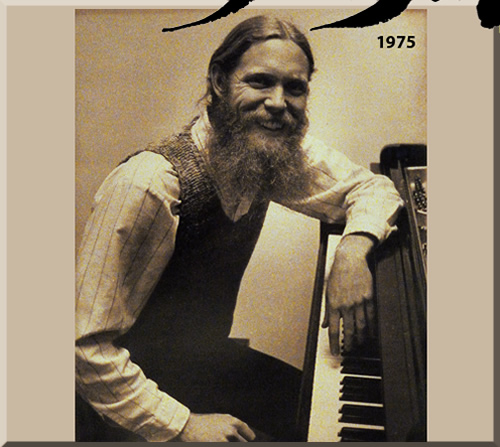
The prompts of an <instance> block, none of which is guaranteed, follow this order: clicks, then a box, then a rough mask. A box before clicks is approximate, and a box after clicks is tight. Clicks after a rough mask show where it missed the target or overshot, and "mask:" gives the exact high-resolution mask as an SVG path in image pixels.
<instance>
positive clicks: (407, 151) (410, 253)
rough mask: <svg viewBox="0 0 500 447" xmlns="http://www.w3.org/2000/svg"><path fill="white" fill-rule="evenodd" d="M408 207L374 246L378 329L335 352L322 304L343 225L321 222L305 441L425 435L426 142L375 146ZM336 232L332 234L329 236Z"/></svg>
mask: <svg viewBox="0 0 500 447" xmlns="http://www.w3.org/2000/svg"><path fill="white" fill-rule="evenodd" d="M381 172H382V173H383V174H385V175H388V176H389V177H391V179H392V180H393V181H394V183H395V185H396V188H397V189H398V191H399V192H400V194H401V196H402V197H403V199H404V200H405V203H406V207H405V209H404V210H403V212H402V213H401V215H400V217H399V220H398V222H397V225H398V229H399V230H398V231H397V232H396V233H394V234H393V235H391V236H390V237H389V239H388V240H387V241H386V242H385V243H384V244H382V245H381V246H380V247H379V248H378V249H377V250H376V252H375V254H374V258H373V271H374V280H375V281H374V282H375V290H374V292H375V298H374V300H375V304H376V309H377V321H378V325H377V331H376V332H377V334H376V337H375V338H374V339H371V340H370V342H369V343H368V344H367V345H365V346H362V347H357V348H356V349H354V350H351V352H350V353H348V354H347V353H345V352H342V357H341V358H333V357H332V356H331V354H330V352H329V346H328V335H327V330H325V329H319V321H320V319H321V315H322V312H324V277H325V275H326V273H327V272H328V271H329V265H331V262H332V257H333V253H334V250H335V247H336V244H337V243H338V240H339V239H340V236H339V235H340V234H342V227H341V226H339V225H332V224H321V234H320V248H319V253H318V263H317V271H316V279H315V287H314V292H313V302H312V308H311V316H310V324H309V334H308V340H307V348H306V355H305V360H304V373H303V383H302V389H301V396H300V403H299V412H298V416H297V427H298V432H299V436H300V439H301V440H303V441H309V442H325V441H326V442H336V441H341V442H394V441H403V442H404V441H425V440H426V406H427V399H426V367H427V365H426V254H427V240H426V231H427V225H426V199H427V197H426V192H425V190H426V182H427V177H426V172H427V171H426V147H425V146H423V145H391V146H388V147H386V148H384V149H383V151H382V153H381ZM332 235H336V236H332Z"/></svg>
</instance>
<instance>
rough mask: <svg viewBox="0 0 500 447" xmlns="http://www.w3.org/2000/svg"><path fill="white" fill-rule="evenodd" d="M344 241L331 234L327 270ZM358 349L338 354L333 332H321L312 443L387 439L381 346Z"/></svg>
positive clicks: (376, 343)
mask: <svg viewBox="0 0 500 447" xmlns="http://www.w3.org/2000/svg"><path fill="white" fill-rule="evenodd" d="M339 240H340V237H339V236H329V242H328V252H327V269H326V271H329V270H330V268H331V265H332V262H333V253H334V252H335V248H336V246H337V244H338V241H339ZM324 308H325V304H324V300H323V305H322V315H324V311H325V309H324ZM353 349H354V350H353V351H351V352H350V353H348V354H347V355H346V354H345V353H343V355H342V356H339V357H335V356H333V355H332V354H331V353H330V347H329V342H328V330H327V329H320V330H319V333H318V347H317V355H316V363H315V373H314V382H313V391H312V402H311V414H310V420H309V432H308V442H367V441H372V442H373V441H375V442H377V441H379V442H383V441H385V431H384V410H383V403H382V397H383V396H382V384H381V382H382V380H381V365H380V358H379V355H378V342H377V340H370V341H369V342H368V343H367V344H365V345H364V346H363V347H355V348H353Z"/></svg>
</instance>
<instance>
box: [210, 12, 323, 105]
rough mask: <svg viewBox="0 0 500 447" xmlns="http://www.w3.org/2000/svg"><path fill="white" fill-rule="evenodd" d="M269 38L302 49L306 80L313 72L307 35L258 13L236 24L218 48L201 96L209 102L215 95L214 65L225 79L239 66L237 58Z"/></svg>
mask: <svg viewBox="0 0 500 447" xmlns="http://www.w3.org/2000/svg"><path fill="white" fill-rule="evenodd" d="M269 39H283V40H291V41H292V42H294V43H295V44H297V45H298V46H299V48H301V49H302V51H303V52H304V54H305V55H306V57H307V60H308V61H309V80H310V79H311V76H312V74H313V72H314V57H313V54H312V50H311V46H310V45H309V42H308V40H307V38H306V36H305V35H304V34H303V33H302V32H301V31H300V30H299V29H298V28H297V27H296V26H295V25H293V24H292V23H290V22H287V21H285V20H281V19H277V18H275V17H271V16H266V15H259V16H255V17H251V18H250V19H247V20H245V21H243V22H241V23H240V24H239V25H237V26H235V27H234V28H233V29H232V30H231V32H230V33H229V34H228V35H227V36H226V38H225V39H224V41H223V42H222V44H221V45H220V46H219V48H217V49H216V50H215V52H214V54H213V55H212V57H211V59H210V63H209V65H208V76H207V80H208V88H207V92H206V94H205V96H204V98H206V99H207V100H208V101H209V104H210V103H212V104H213V101H214V100H215V98H216V97H217V95H216V94H215V91H214V88H213V86H212V79H211V73H212V72H213V71H212V70H213V67H214V66H215V65H217V66H218V68H219V71H220V73H221V74H222V75H223V82H224V83H226V85H227V80H228V79H229V76H230V75H231V73H232V72H233V70H234V69H235V68H236V67H237V66H238V64H239V62H240V58H241V56H242V55H243V53H245V51H247V50H248V49H249V48H250V47H251V46H252V45H254V44H255V43H257V42H263V41H266V40H269Z"/></svg>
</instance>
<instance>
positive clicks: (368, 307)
mask: <svg viewBox="0 0 500 447" xmlns="http://www.w3.org/2000/svg"><path fill="white" fill-rule="evenodd" d="M365 314H366V324H367V327H368V336H369V337H370V338H374V337H375V329H376V328H375V303H374V302H373V300H365Z"/></svg>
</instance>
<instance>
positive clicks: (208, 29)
mask: <svg viewBox="0 0 500 447" xmlns="http://www.w3.org/2000/svg"><path fill="white" fill-rule="evenodd" d="M211 12H212V11H203V10H181V11H179V10H146V11H134V10H94V11H79V12H78V13H77V16H76V85H77V89H76V119H77V123H76V124H77V126H76V202H77V206H76V243H77V244H78V243H79V241H80V237H81V233H82V231H83V226H84V224H85V221H86V219H87V218H88V215H89V212H90V207H91V201H92V196H93V195H94V193H95V192H96V190H97V188H98V186H99V185H100V183H101V182H102V180H103V179H104V178H105V176H106V175H107V174H108V173H109V171H110V170H111V169H112V168H113V167H114V166H116V164H117V163H118V162H119V161H120V160H121V159H123V158H124V157H125V156H126V155H127V154H129V153H131V152H133V151H135V150H138V149H140V148H142V147H144V145H145V144H146V143H148V142H149V141H151V140H154V139H156V138H158V137H160V136H162V135H165V134H169V133H171V132H173V131H175V130H177V129H179V128H180V127H181V126H182V125H184V124H186V123H187V122H188V121H189V120H190V119H191V118H192V117H193V116H194V114H195V113H196V108H197V101H198V99H199V98H200V97H201V96H202V95H203V92H204V88H205V81H204V78H205V73H206V67H207V65H208V60H209V58H210V55H211V54H212V52H213V51H214V49H215V48H216V47H217V45H218V44H219V43H220V42H221V40H222V39H223V37H224V36H225V34H227V32H228V30H229V29H230V28H232V27H233V26H234V25H235V24H236V23H238V22H240V21H241V20H243V19H244V18H246V17H248V16H250V15H254V14H257V13H260V12H262V11H257V10H252V9H244V10H241V11H239V12H238V13H237V14H233V15H231V16H230V17H227V18H225V19H223V20H219V21H217V22H215V23H212V24H208V25H204V26H197V27H194V28H188V29H185V30H181V31H176V32H173V33H162V32H161V29H162V28H164V27H167V26H175V25H178V24H183V23H188V22H191V21H194V20H198V19H200V18H202V17H205V16H206V15H208V14H209V13H211ZM265 12H272V13H275V14H277V15H279V16H281V17H288V18H291V19H292V20H293V21H294V22H295V23H296V24H297V25H298V26H299V27H300V28H301V29H303V30H304V31H306V30H308V29H310V28H311V27H313V26H318V25H322V24H325V23H331V22H334V21H336V20H338V19H340V18H343V17H346V16H348V15H351V14H353V11H350V10H344V11H342V10H324V9H314V10H280V11H265ZM307 34H308V37H309V39H310V42H311V45H312V47H313V51H314V54H315V58H316V62H317V72H316V73H315V75H314V77H313V81H312V84H311V97H310V104H309V114H310V121H311V126H310V129H311V132H312V133H314V134H315V135H316V136H318V137H320V138H321V139H323V140H324V141H326V142H329V143H330V144H331V145H332V146H333V147H335V148H337V149H340V150H341V151H343V152H344V153H345V154H346V155H347V156H349V157H350V158H351V159H352V160H353V161H355V162H357V163H359V164H361V165H363V166H366V167H369V166H370V163H373V162H377V161H378V156H379V153H380V150H381V148H382V147H383V146H384V145H386V144H391V143H396V142H405V143H425V142H426V12H425V11H424V10H410V11H406V12H405V13H404V14H402V15H401V16H400V17H399V18H397V19H394V20H392V21H390V22H388V23H387V24H382V25H379V26H376V27H370V28H366V29H356V30H349V29H339V30H332V29H324V30H317V31H314V32H309V33H307ZM380 35H383V36H387V35H415V36H416V37H415V41H416V42H417V45H416V47H415V48H413V49H405V48H401V49H399V48H392V49H380V48H379V40H378V39H377V37H378V36H380ZM317 240H318V224H317V222H315V221H313V220H312V219H310V218H307V217H304V216H300V215H297V214H296V213H293V212H290V211H288V210H285V209H283V208H281V207H279V206H272V207H271V209H270V212H269V214H268V217H267V219H266V224H265V226H264V229H263V233H262V236H261V238H260V240H259V243H258V246H257V249H256V251H255V253H254V256H253V257H252V261H251V264H250V266H249V268H248V270H247V274H246V275H245V278H244V282H243V284H242V289H241V293H240V299H239V303H238V307H237V313H236V318H235V324H234V327H233V335H234V336H241V337H249V338H250V340H251V345H252V346H253V347H255V348H257V349H260V350H262V351H264V352H268V353H271V354H273V355H276V356H277V357H279V358H282V359H283V360H285V361H287V362H289V363H291V364H293V365H295V366H299V367H300V366H301V364H302V358H303V351H304V346H305V333H306V330H307V319H308V312H309V310H308V308H309V303H310V298H311V290H312V280H313V275H314V263H315V256H316V248H317Z"/></svg>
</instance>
